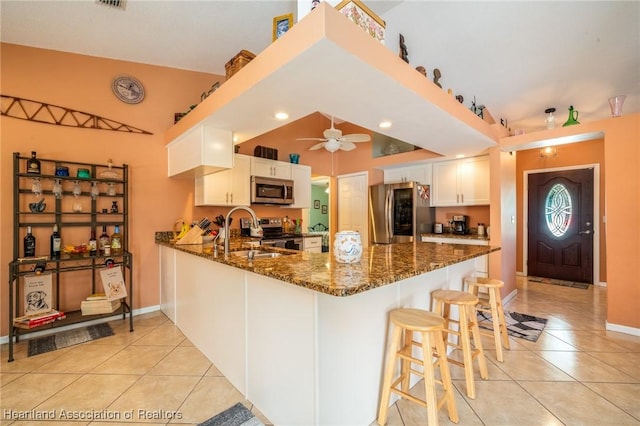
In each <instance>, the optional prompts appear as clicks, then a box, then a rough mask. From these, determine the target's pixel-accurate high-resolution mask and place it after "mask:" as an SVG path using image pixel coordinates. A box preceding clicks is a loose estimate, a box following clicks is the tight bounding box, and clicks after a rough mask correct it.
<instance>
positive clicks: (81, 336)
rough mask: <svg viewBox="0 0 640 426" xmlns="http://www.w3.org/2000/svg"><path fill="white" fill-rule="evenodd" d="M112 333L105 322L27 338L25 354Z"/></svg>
mask: <svg viewBox="0 0 640 426" xmlns="http://www.w3.org/2000/svg"><path fill="white" fill-rule="evenodd" d="M114 334H115V333H114V332H113V329H112V328H111V326H110V325H109V324H107V323H102V324H96V325H90V326H88V327H82V328H75V329H73V330H67V331H61V332H60V333H56V334H52V335H49V336H44V337H38V338H36V339H31V340H29V350H28V353H27V356H34V355H40V354H43V353H46V352H51V351H55V350H56V349H61V348H66V347H68V346H73V345H77V344H80V343H84V342H88V341H90V340H96V339H101V338H103V337H107V336H113V335H114Z"/></svg>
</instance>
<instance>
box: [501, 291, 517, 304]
mask: <svg viewBox="0 0 640 426" xmlns="http://www.w3.org/2000/svg"><path fill="white" fill-rule="evenodd" d="M517 295H518V289H517V288H515V289H513V291H512V292H511V293H509V294H507V296H506V297H505V298H504V299H502V305H503V306H504V305H506V304H507V303H509V302H511V300H512V299H513V298H514V297H516V296H517Z"/></svg>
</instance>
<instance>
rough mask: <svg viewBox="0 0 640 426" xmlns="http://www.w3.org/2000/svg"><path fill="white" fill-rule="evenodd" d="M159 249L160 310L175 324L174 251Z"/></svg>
mask: <svg viewBox="0 0 640 426" xmlns="http://www.w3.org/2000/svg"><path fill="white" fill-rule="evenodd" d="M159 247H160V310H161V311H162V312H164V314H165V315H166V316H167V317H168V318H169V319H170V320H171V321H172V322H173V323H175V322H176V251H175V250H174V249H172V248H169V247H165V246H159Z"/></svg>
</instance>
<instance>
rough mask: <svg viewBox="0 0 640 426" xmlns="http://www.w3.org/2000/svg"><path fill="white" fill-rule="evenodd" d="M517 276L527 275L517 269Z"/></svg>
mask: <svg viewBox="0 0 640 426" xmlns="http://www.w3.org/2000/svg"><path fill="white" fill-rule="evenodd" d="M516 277H526V275H525V273H524V272H522V271H516Z"/></svg>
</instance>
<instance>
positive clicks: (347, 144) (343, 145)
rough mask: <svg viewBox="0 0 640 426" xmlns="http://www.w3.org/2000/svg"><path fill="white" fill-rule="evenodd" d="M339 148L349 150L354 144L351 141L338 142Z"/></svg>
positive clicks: (353, 147)
mask: <svg viewBox="0 0 640 426" xmlns="http://www.w3.org/2000/svg"><path fill="white" fill-rule="evenodd" d="M340 149H341V150H343V151H351V150H352V149H356V144H354V143H353V142H348V141H347V142H340Z"/></svg>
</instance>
